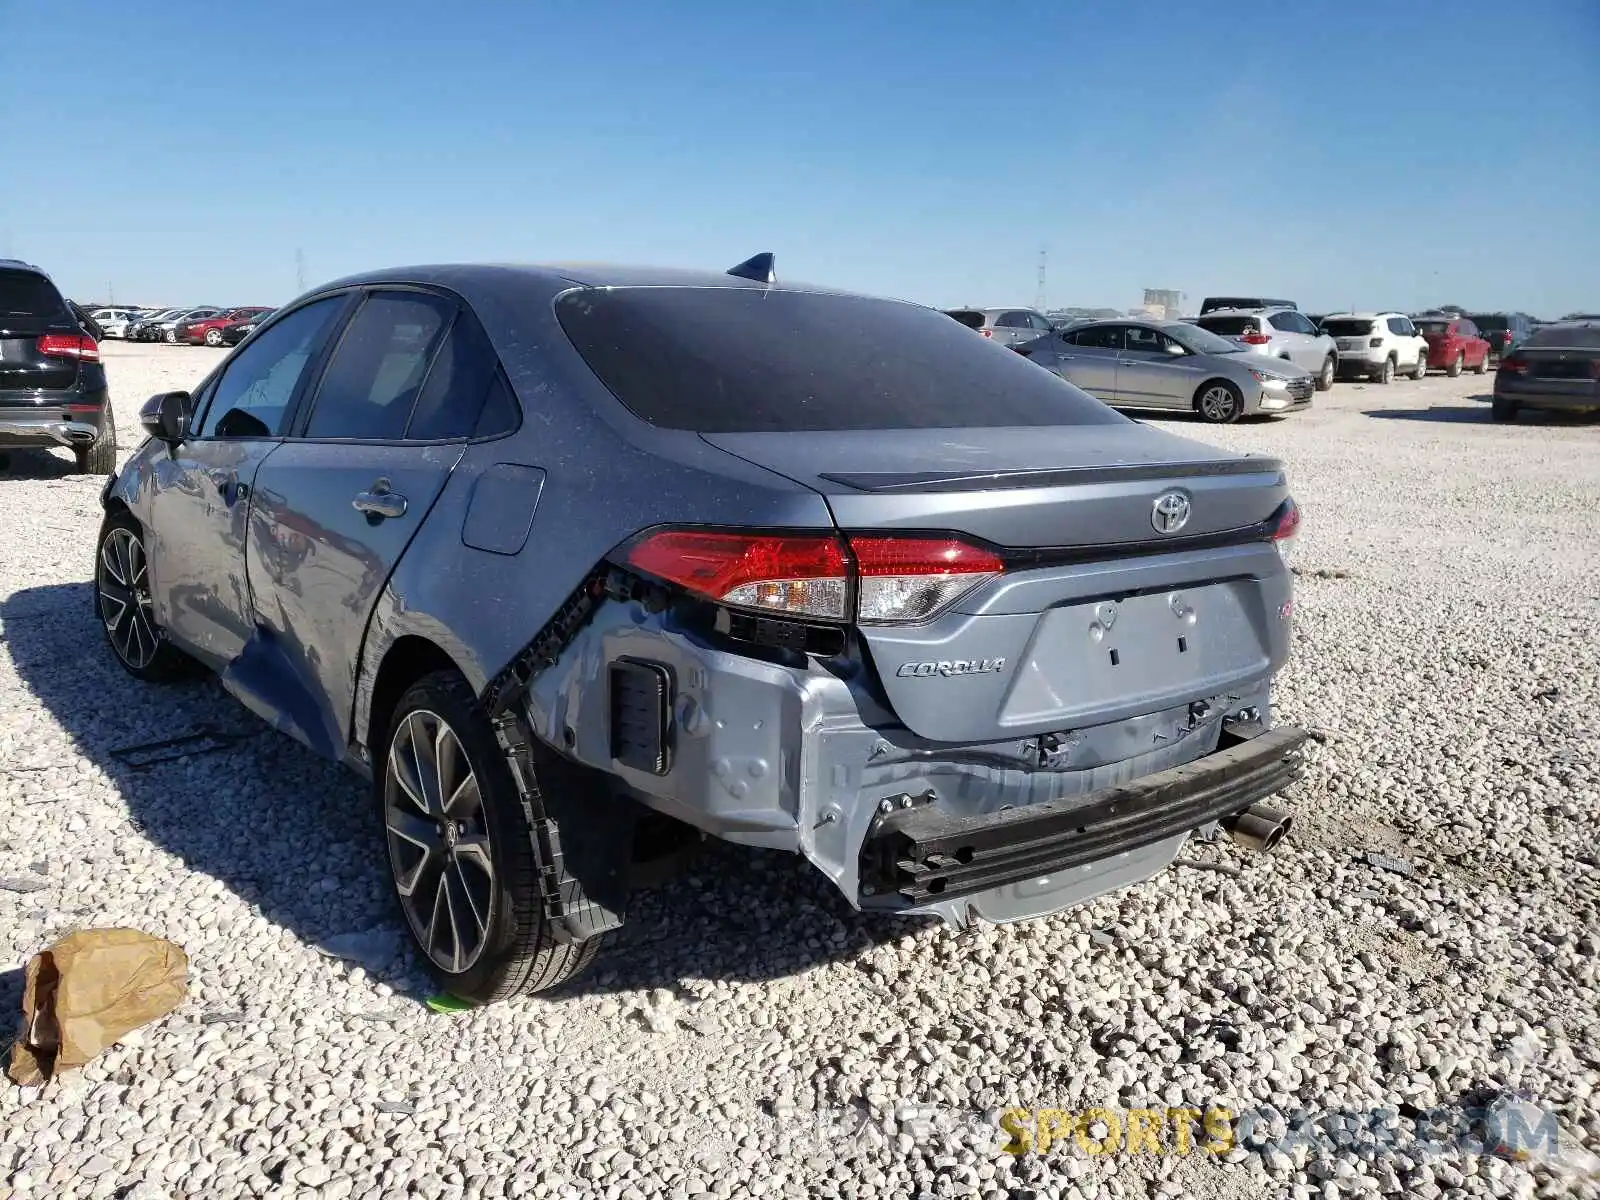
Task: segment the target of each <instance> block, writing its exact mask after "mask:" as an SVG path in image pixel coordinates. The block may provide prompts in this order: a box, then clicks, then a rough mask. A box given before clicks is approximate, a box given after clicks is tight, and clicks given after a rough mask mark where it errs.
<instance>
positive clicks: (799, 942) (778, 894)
mask: <svg viewBox="0 0 1600 1200" xmlns="http://www.w3.org/2000/svg"><path fill="white" fill-rule="evenodd" d="M0 635H3V637H4V640H5V643H6V647H7V650H8V652H9V654H10V656H11V659H12V662H13V664H14V666H15V668H16V671H17V674H18V676H19V677H20V679H21V681H22V682H23V684H24V685H25V686H26V687H27V688H28V690H29V691H30V692H31V693H32V694H33V696H34V697H36V698H37V700H38V701H39V703H40V704H41V705H42V706H43V707H44V709H45V710H46V711H48V713H49V714H50V716H51V717H52V718H53V719H54V720H55V721H56V722H57V723H58V724H59V725H60V727H61V728H62V730H63V731H65V733H66V735H67V736H68V737H70V738H71V739H72V742H73V745H74V748H75V749H76V750H77V751H78V753H79V754H81V755H82V756H83V757H85V758H87V759H88V760H89V761H90V762H92V763H93V764H94V765H95V766H96V767H98V768H99V769H100V770H102V771H104V772H105V774H106V775H107V776H108V777H109V778H110V779H111V781H112V783H113V785H114V786H115V788H116V789H117V791H118V792H119V793H120V795H121V797H122V800H123V803H124V804H125V805H126V807H127V811H128V816H129V820H130V822H131V823H132V824H133V825H134V827H135V829H136V830H137V831H138V832H139V833H140V834H141V835H142V836H143V837H145V838H147V839H148V840H149V841H150V842H151V843H153V844H154V845H155V846H157V847H159V848H160V849H161V850H163V851H165V852H167V853H169V854H171V855H174V856H175V857H177V858H178V859H180V860H181V861H182V862H183V864H184V865H185V866H186V867H187V868H188V869H189V870H192V871H197V872H200V873H202V874H205V875H207V876H210V877H212V878H214V879H217V880H219V881H221V882H222V883H223V884H224V885H225V886H226V887H227V888H228V889H229V890H230V891H232V892H233V893H234V894H235V895H237V896H238V897H239V898H240V899H241V900H243V901H245V902H246V903H247V904H249V905H250V906H251V907H252V908H253V909H255V910H256V911H258V912H259V913H261V914H262V915H263V916H264V917H265V918H266V919H267V920H268V921H271V922H273V923H275V924H277V925H279V926H280V927H282V928H284V929H285V930H287V931H288V932H290V933H291V934H293V935H294V936H295V937H296V938H298V939H299V940H301V941H302V942H305V943H306V944H308V945H318V944H320V943H322V942H324V941H325V940H326V939H328V938H330V937H333V936H335V935H339V934H349V933H353V932H360V931H365V930H372V929H384V928H387V929H395V928H398V927H399V926H400V917H399V914H398V912H397V911H396V909H395V906H394V901H393V899H392V895H391V893H390V889H389V881H388V879H387V867H386V864H385V863H384V861H383V855H382V849H381V844H380V839H379V836H378V829H377V824H376V821H375V819H374V818H373V816H372V814H371V807H370V801H369V800H368V795H367V785H366V783H365V781H363V780H362V779H360V778H359V777H358V776H356V775H355V774H354V773H352V772H350V771H349V770H347V769H346V768H344V767H342V766H338V765H336V764H333V763H329V762H326V761H325V760H323V759H321V758H319V757H317V756H316V755H314V754H312V753H311V752H310V751H309V750H307V749H305V748H303V747H302V746H301V745H300V744H299V743H298V742H295V741H293V740H292V739H290V738H289V737H287V736H285V735H282V734H279V733H276V732H274V731H273V730H271V729H269V728H268V727H267V726H266V725H265V724H263V723H262V722H260V721H259V720H258V719H257V718H256V717H255V716H253V715H252V714H251V713H249V712H248V711H247V710H246V709H245V708H244V707H243V706H242V705H241V704H239V703H238V702H237V701H235V700H234V699H233V698H232V697H231V696H229V695H227V694H226V693H225V692H224V691H223V690H222V689H221V687H220V686H219V685H218V684H217V683H216V682H215V681H214V680H212V679H210V678H201V679H196V680H193V681H186V682H182V683H174V684H165V685H156V684H146V683H141V682H139V681H138V680H135V679H133V678H131V677H130V676H128V675H127V674H126V673H125V672H124V671H123V670H122V669H121V668H120V667H119V666H118V665H117V663H116V662H115V661H114V659H113V658H112V656H111V652H110V650H109V649H108V648H107V647H106V645H105V643H104V636H103V634H102V632H101V630H100V628H99V625H98V623H97V622H96V620H95V618H94V615H93V589H92V586H91V585H90V584H88V583H77V584H56V585H51V586H47V587H37V588H29V589H25V590H23V591H20V592H17V593H15V594H14V595H13V596H12V597H11V598H10V599H9V600H6V601H4V602H3V603H0ZM63 757H65V756H63ZM23 803H24V805H26V804H27V803H28V802H27V801H24V802H23ZM34 803H35V804H37V805H38V808H39V811H38V819H39V820H49V819H51V814H50V809H49V802H48V799H46V798H43V797H40V798H38V799H36V800H35V801H34ZM91 905H92V901H91ZM85 911H88V912H92V911H93V910H92V907H91V908H90V909H88V910H85ZM924 924H925V922H924V921H921V920H904V919H900V920H896V919H894V918H888V917H882V916H869V915H864V914H861V913H858V912H855V911H854V910H853V909H851V908H850V907H849V906H848V905H847V904H846V903H845V901H844V899H843V898H842V897H841V896H839V895H838V893H837V892H835V891H834V890H833V888H832V885H831V884H829V883H828V882H827V880H826V879H824V878H823V877H822V876H821V875H820V874H818V873H817V872H816V871H815V870H814V869H812V868H811V867H810V866H809V865H808V864H806V863H805V862H804V861H803V860H801V859H799V858H797V857H794V856H791V855H786V854H778V853H774V852H763V851H755V850H749V849H745V848H742V847H736V846H731V845H727V844H725V843H720V842H712V843H709V844H708V846H707V848H706V849H705V850H704V851H703V852H702V853H701V854H699V855H698V856H697V857H696V858H695V859H694V860H692V861H691V862H690V863H689V864H688V865H687V866H686V867H685V868H684V869H683V871H682V872H681V873H680V874H678V875H677V876H676V877H675V878H672V879H671V880H669V881H667V882H665V883H662V884H661V885H659V886H656V887H652V888H649V889H645V890H640V891H636V892H635V894H634V898H633V900H632V902H631V905H630V911H629V914H628V921H627V923H626V924H625V925H624V927H623V928H622V929H621V930H619V931H618V932H617V933H615V934H613V935H612V937H611V939H610V941H609V943H608V947H607V953H605V954H603V955H602V956H601V958H600V959H599V960H598V961H597V963H596V966H595V969H594V970H592V971H590V972H589V973H588V974H587V975H586V976H584V977H582V978H580V979H579V980H575V981H574V982H573V983H572V984H570V985H568V987H567V988H565V989H563V991H566V992H569V993H570V992H574V991H575V992H579V993H582V992H596V991H600V992H604V991H625V990H633V989H641V988H655V987H673V986H674V985H676V984H678V983H680V982H682V981H683V980H686V979H692V978H712V979H719V980H728V981H740V980H745V981H756V980H768V979H774V978H777V977H780V976H784V975H790V974H797V973H799V972H802V971H805V970H807V969H808V968H810V967H813V966H817V965H821V964H823V963H827V962H831V961H837V960H840V959H846V958H851V957H854V956H856V955H857V954H859V953H860V952H861V951H862V950H863V949H865V948H868V947H870V946H873V945H876V944H878V943H881V942H885V941H892V940H896V939H898V938H901V937H906V936H910V935H912V934H914V933H915V932H916V931H917V930H918V929H919V928H921V927H923V926H924ZM372 973H373V974H375V975H376V976H377V977H378V978H381V979H383V980H384V981H385V982H388V983H389V984H390V985H391V986H393V987H394V988H395V989H396V991H399V992H401V993H403V994H408V995H412V996H418V995H420V994H425V992H426V990H428V989H427V983H426V980H425V976H424V973H423V972H422V970H421V966H420V963H418V962H417V961H416V960H415V958H414V956H412V955H411V954H410V949H409V945H408V946H407V951H406V954H405V956H403V958H402V959H401V960H397V961H396V962H394V963H392V964H390V966H389V968H388V969H387V970H377V971H374V972H372ZM3 999H4V997H3V996H0V1002H3ZM0 1007H3V1003H0Z"/></svg>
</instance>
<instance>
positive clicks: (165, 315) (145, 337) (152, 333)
mask: <svg viewBox="0 0 1600 1200" xmlns="http://www.w3.org/2000/svg"><path fill="white" fill-rule="evenodd" d="M186 311H188V310H187V309H182V308H163V309H160V310H158V311H156V312H151V313H145V314H144V315H142V316H139V317H135V318H134V319H133V320H132V321H130V322H128V328H127V332H126V337H127V339H128V340H129V341H130V342H153V341H156V340H158V339H159V338H160V336H161V335H160V331H159V329H158V328H157V327H158V326H159V325H160V324H161V322H163V321H168V320H172V319H174V318H177V317H181V316H183V314H184V313H185V312H186Z"/></svg>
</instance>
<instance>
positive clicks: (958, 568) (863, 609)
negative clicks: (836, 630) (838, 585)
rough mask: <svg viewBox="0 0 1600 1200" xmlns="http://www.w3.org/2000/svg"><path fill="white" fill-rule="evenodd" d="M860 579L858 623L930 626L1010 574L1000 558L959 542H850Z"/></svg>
mask: <svg viewBox="0 0 1600 1200" xmlns="http://www.w3.org/2000/svg"><path fill="white" fill-rule="evenodd" d="M850 551H851V553H852V554H853V555H854V556H855V560H856V567H857V570H858V571H859V574H860V588H859V594H858V599H857V602H856V620H858V621H860V622H861V623H862V624H864V625H877V624H886V623H893V622H899V621H926V620H927V619H928V618H929V617H932V616H935V615H936V614H938V613H941V612H943V611H944V610H945V609H947V608H949V607H950V606H951V605H952V604H954V603H955V602H956V601H957V600H959V599H961V597H962V596H965V595H966V594H967V593H968V592H970V591H971V590H972V589H973V588H975V587H977V586H978V585H979V584H981V583H987V582H988V581H989V580H991V579H993V578H995V577H996V576H997V575H1000V574H1001V573H1003V572H1004V571H1005V569H1006V565H1005V563H1004V562H1003V561H1002V560H1001V558H1000V556H999V555H998V554H995V553H994V552H993V551H991V550H984V549H981V548H979V547H977V546H973V545H970V544H968V543H966V542H963V541H961V540H960V539H959V538H948V537H945V538H896V537H867V536H864V535H861V534H855V535H852V536H851V538H850Z"/></svg>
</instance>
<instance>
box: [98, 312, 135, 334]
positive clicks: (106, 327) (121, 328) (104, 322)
mask: <svg viewBox="0 0 1600 1200" xmlns="http://www.w3.org/2000/svg"><path fill="white" fill-rule="evenodd" d="M89 315H90V316H91V317H93V318H94V319H95V323H96V324H98V325H99V326H100V328H101V330H102V331H103V332H104V333H105V335H106V337H108V338H125V337H127V336H128V325H129V324H130V323H131V322H132V321H134V320H136V319H137V318H138V317H139V316H140V315H141V314H140V313H139V312H138V310H136V309H131V308H97V309H95V310H94V311H93V312H91V313H90V314H89Z"/></svg>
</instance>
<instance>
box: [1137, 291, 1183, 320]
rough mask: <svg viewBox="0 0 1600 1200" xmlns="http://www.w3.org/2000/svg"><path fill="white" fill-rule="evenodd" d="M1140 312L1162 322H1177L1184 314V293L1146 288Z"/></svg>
mask: <svg viewBox="0 0 1600 1200" xmlns="http://www.w3.org/2000/svg"><path fill="white" fill-rule="evenodd" d="M1139 311H1141V312H1143V313H1144V314H1145V315H1146V316H1149V317H1154V318H1155V319H1157V320H1160V321H1175V320H1177V319H1178V317H1179V315H1180V314H1181V313H1182V312H1183V293H1182V292H1175V291H1172V290H1171V289H1169V288H1145V290H1144V303H1143V304H1142V305H1140V306H1139Z"/></svg>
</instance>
